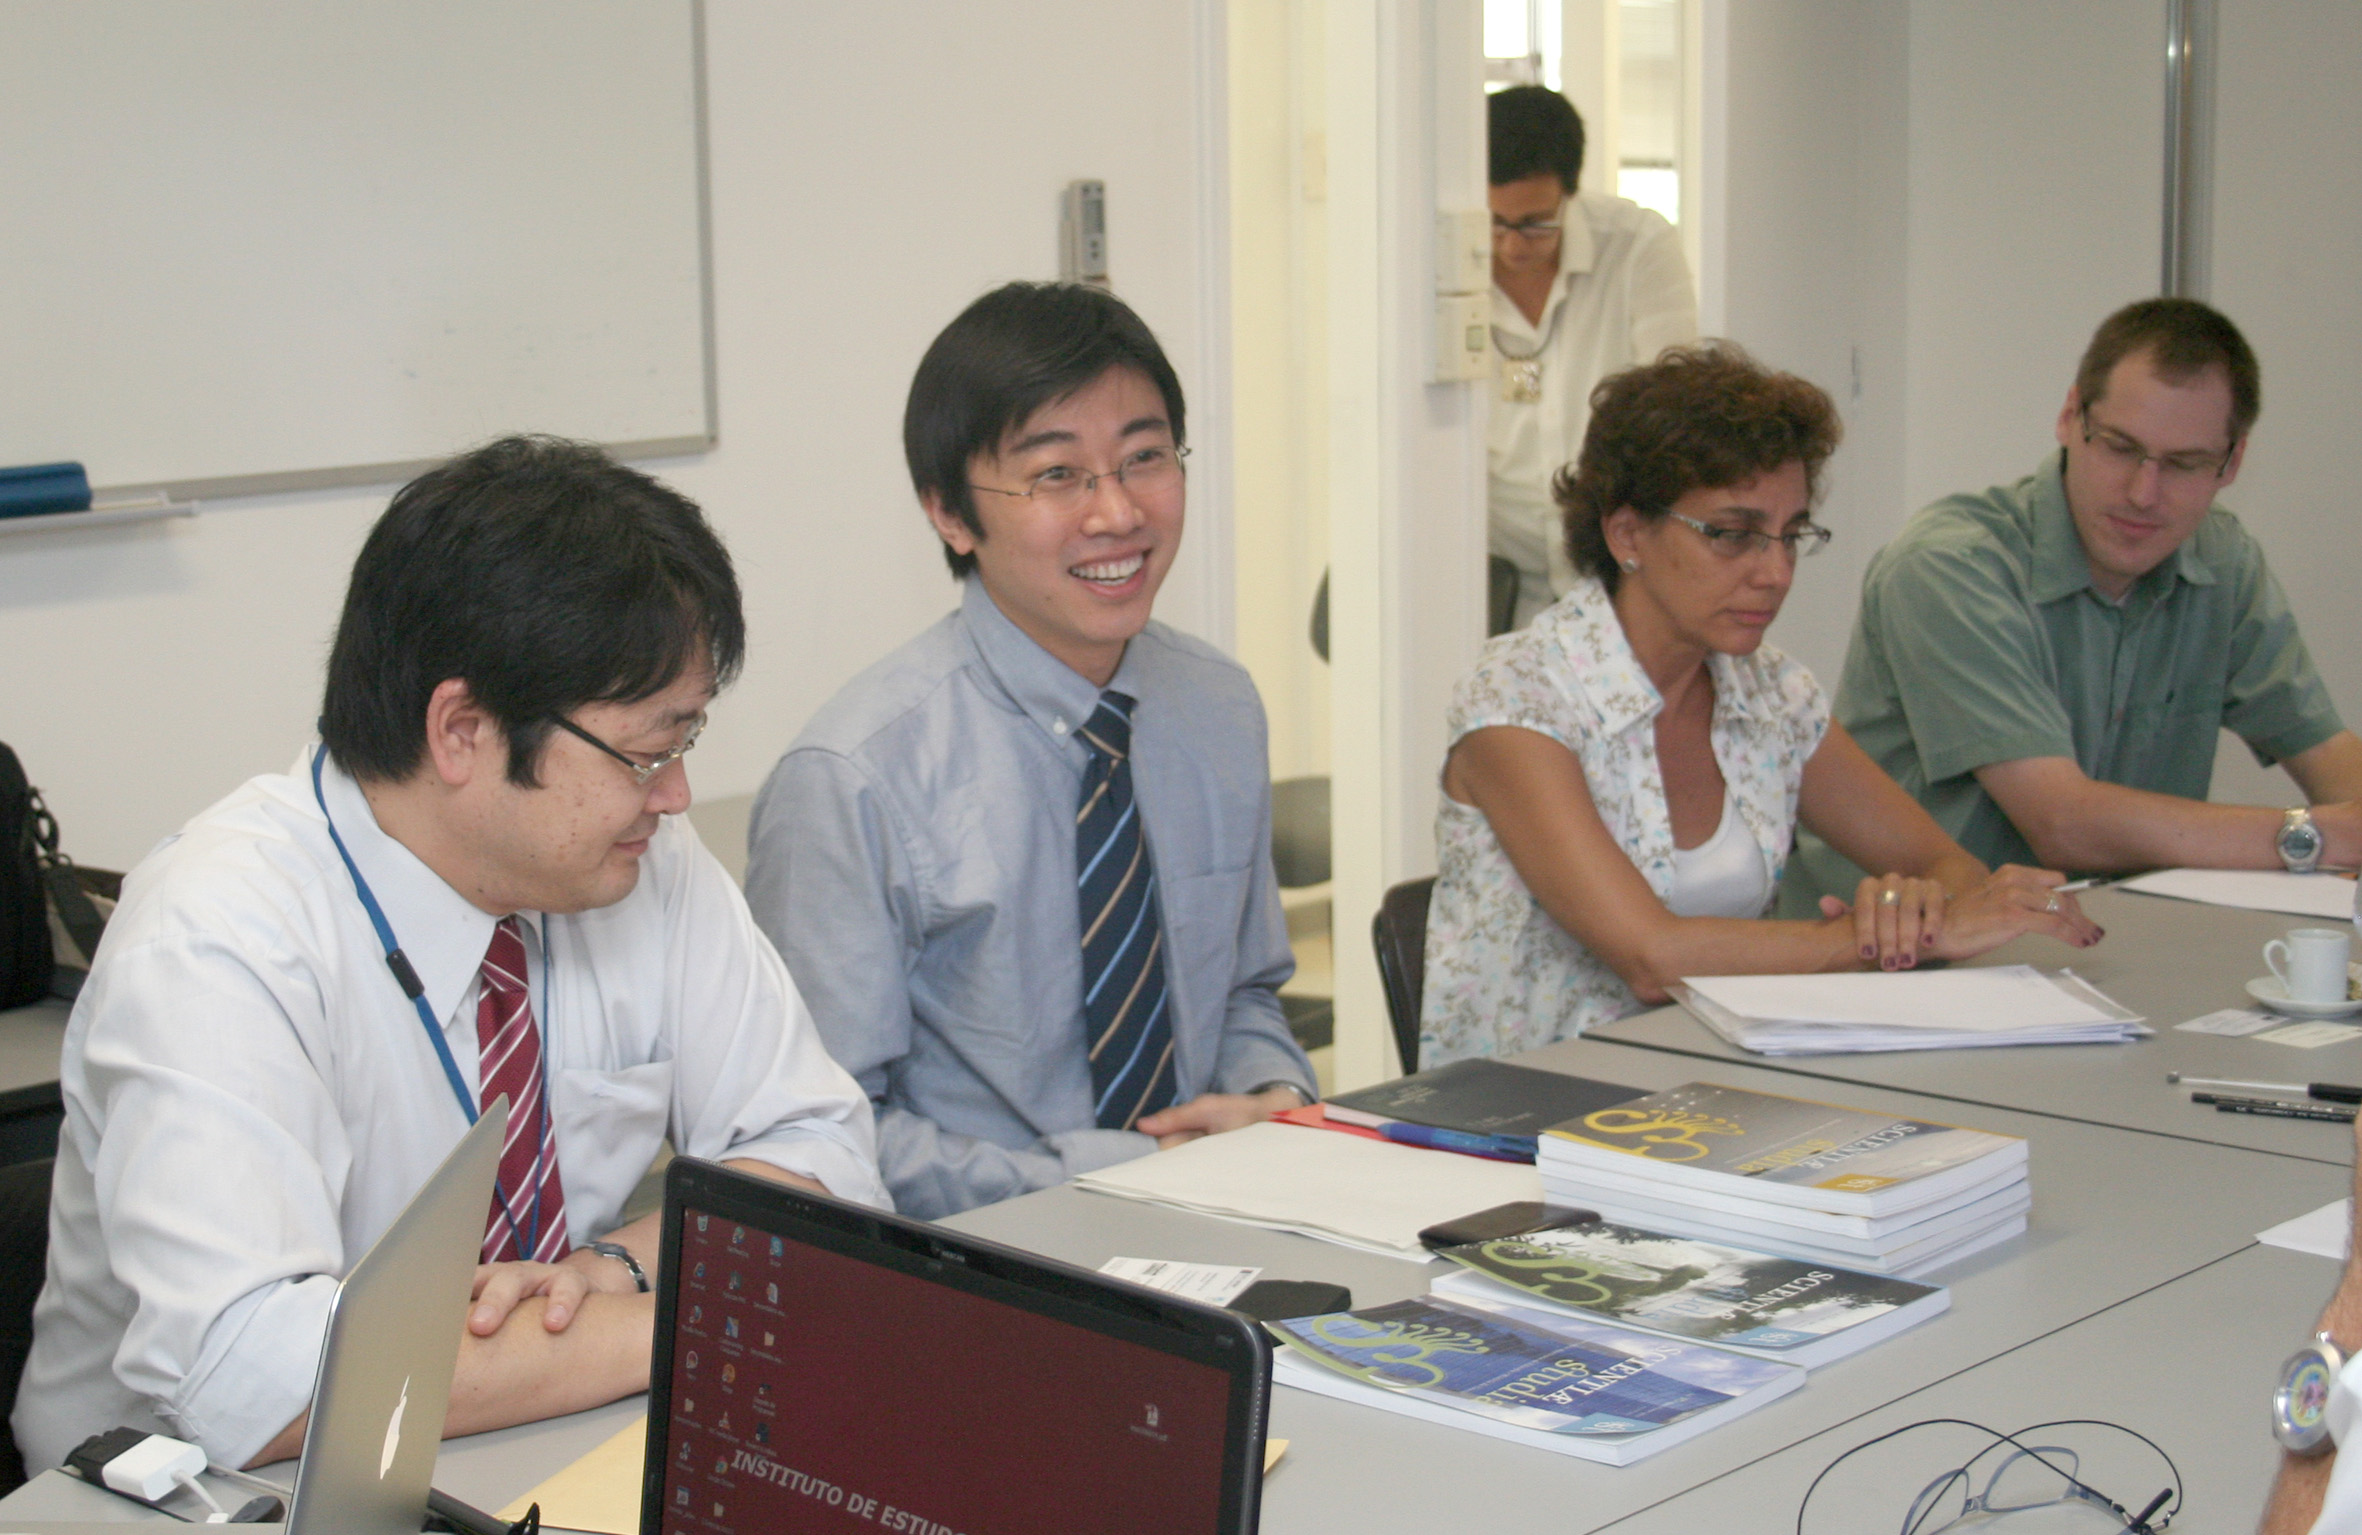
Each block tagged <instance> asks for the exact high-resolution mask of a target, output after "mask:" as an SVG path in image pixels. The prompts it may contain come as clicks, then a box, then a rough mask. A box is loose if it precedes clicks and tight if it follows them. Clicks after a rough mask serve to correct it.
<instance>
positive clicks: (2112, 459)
mask: <svg viewBox="0 0 2362 1535" xmlns="http://www.w3.org/2000/svg"><path fill="white" fill-rule="evenodd" d="M2260 408H2261V385H2260V383H2259V379H2258V371H2257V367H2256V361H2255V354H2254V353H2253V352H2252V351H2251V350H2249V348H2248V345H2247V342H2246V340H2245V338H2243V337H2242V336H2241V335H2240V334H2239V331H2238V329H2237V328H2236V327H2235V326H2233V325H2232V324H2231V322H2230V321H2229V320H2228V319H2226V318H2224V317H2223V316H2222V315H2221V314H2218V313H2216V312H2215V311H2214V310H2212V309H2210V308H2208V307H2207V306H2206V305H2204V304H2200V303H2197V302H2195V301H2193V300H2189V299H2169V298H2160V299H2146V300H2143V301H2141V302H2139V303H2135V304H2132V305H2129V306H2127V307H2126V308H2124V309H2122V310H2119V311H2118V312H2117V313H2115V314H2113V315H2111V316H2109V318H2108V319H2107V321H2106V322H2105V323H2103V324H2102V325H2101V326H2100V328H2099V330H2098V332H2097V333H2096V334H2094V335H2093V337H2092V339H2091V344H2090V346H2089V347H2088V348H2087V349H2086V350H2085V352H2084V355H2083V361H2082V363H2081V365H2080V367H2079V368H2078V369H2077V371H2076V375H2075V383H2074V385H2073V387H2072V388H2070V389H2069V390H2068V391H2067V399H2066V403H2065V405H2064V406H2062V407H2061V409H2060V411H2059V417H2058V441H2059V448H2058V451H2057V453H2055V454H2053V455H2051V456H2050V457H2049V458H2047V459H2045V461H2044V462H2043V463H2042V465H2041V466H2040V467H2039V468H2038V469H2037V470H2036V471H2035V472H2034V473H2033V474H2032V475H2030V476H2028V477H2027V478H2026V479H2023V480H2020V481H2019V482H2018V483H2016V484H2015V485H2008V486H1997V487H1995V488H1994V489H1992V490H1988V491H1986V492H1984V493H1983V494H1981V495H1967V496H1954V497H1951V498H1950V499H1947V500H1944V501H1940V502H1938V503H1937V504H1936V505H1934V506H1932V507H1930V508H1928V509H1927V510H1926V511H1924V512H1921V513H1920V514H1919V515H1918V516H1917V517H1915V518H1914V519H1912V521H1911V523H1910V524H1909V526H1907V527H1906V528H1905V529H1904V530H1903V533H1902V536H1901V537H1899V538H1897V539H1896V540H1895V541H1894V542H1893V543H1892V544H1890V545H1888V546H1887V547H1886V548H1885V549H1884V550H1882V551H1880V553H1879V554H1878V556H1877V558H1876V559H1874V560H1873V561H1872V562H1871V564H1870V569H1869V573H1868V574H1867V576H1866V577H1865V578H1864V580H1863V583H1862V606H1861V610H1860V613H1859V616H1858V618H1857V620H1856V623H1855V627H1854V634H1853V644H1852V647H1851V649H1850V650H1849V652H1848V653H1847V656H1846V663H1845V675H1844V680H1843V682H1842V683H1841V684H1840V686H1839V688H1838V693H1837V717H1838V719H1839V720H1840V721H1841V722H1842V723H1843V724H1844V725H1845V727H1846V728H1847V729H1849V730H1851V731H1852V732H1853V733H1854V735H1855V737H1856V738H1857V739H1858V740H1859V741H1860V742H1861V744H1862V746H1863V747H1864V748H1865V749H1866V750H1868V751H1869V752H1870V754H1871V755H1872V756H1873V757H1875V758H1877V759H1878V761H1879V764H1880V765H1881V766H1883V767H1884V768H1885V769H1886V770H1887V772H1889V773H1890V774H1892V775H1893V776H1894V777H1895V779H1896V780H1897V781H1899V782H1900V783H1901V784H1902V785H1903V787H1904V788H1906V789H1908V790H1910V791H1911V792H1912V793H1913V794H1915V795H1917V796H1918V798H1919V799H1920V800H1921V802H1922V803H1924V804H1925V805H1926V806H1927V808H1928V809H1929V810H1930V811H1931V812H1932V813H1933V814H1934V815H1935V818H1936V820H1937V821H1938V822H1939V823H1940V824H1941V825H1942V826H1943V828H1944V829H1945V830H1946V831H1948V832H1950V833H1951V834H1952V835H1953V836H1954V837H1955V838H1956V839H1958V840H1959V842H1960V843H1961V844H1962V845H1963V846H1965V847H1966V848H1967V849H1968V850H1969V851H1970V852H1972V853H1974V854H1976V855H1977V856H1978V857H1979V858H1982V859H1984V860H1985V861H1986V862H1987V863H1989V864H2001V863H2029V864H2040V865H2042V866H2044V867H2047V868H2053V869H2067V870H2074V871H2079V872H2090V873H2114V872H2119V871H2124V870H2133V869H2143V868H2152V867H2158V866H2166V865H2191V866H2198V867H2209V868H2267V869H2268V868H2282V867H2286V868H2290V869H2310V868H2312V867H2314V866H2315V865H2316V864H2333V865H2335V864H2343V865H2352V864H2356V863H2362V805H2357V804H2356V803H2355V801H2356V799H2357V798H2358V797H2362V741H2357V740H2356V738H2355V737H2354V735H2353V733H2352V732H2350V731H2348V730H2346V729H2345V728H2343V726H2342V725H2341V724H2340V723H2339V720H2338V716H2337V711H2336V709H2335V708H2334V707H2333V706H2332V704H2331V702H2330V699H2329V693H2328V690H2327V689H2326V688H2325V687H2323V686H2322V683H2321V679H2320V676H2319V675H2318V674H2317V673H2316V672H2315V671H2314V669H2313V662H2312V658H2311V657H2310V656H2309V655H2308V654H2307V653H2306V650H2305V645H2304V641H2303V639H2302V638H2301V637H2300V636H2299V634H2298V633H2297V626H2296V620H2295V618H2294V617H2293V616H2292V615H2291V614H2290V612H2289V609H2288V602H2287V599H2286V597H2285V596H2283V595H2282V593H2281V590H2280V584H2279V582H2278V581H2276V580H2274V579H2273V577H2272V573H2271V571H2270V569H2269V568H2268V567H2267V566H2266V564H2265V562H2264V555H2263V550H2262V549H2261V548H2260V547H2259V546H2258V545H2257V543H2256V541H2255V539H2254V538H2253V537H2251V536H2250V535H2249V534H2248V532H2247V531H2246V529H2244V528H2242V527H2241V526H2240V525H2239V521H2238V519H2237V518H2235V517H2233V516H2232V515H2231V513H2230V512H2228V511H2226V510H2224V509H2223V508H2222V507H2220V506H2217V505H2215V503H2214V498H2215V496H2216V495H2217V494H2218V493H2219V492H2221V491H2223V490H2225V489H2227V488H2228V487H2229V486H2230V484H2231V483H2232V481H2234V480H2235V479H2237V478H2238V475H2239V470H2240V466H2241V464H2242V463H2243V461H2244V460H2245V457H2246V454H2247V436H2248V431H2249V429H2250V428H2251V427H2253V425H2254V424H2255V419H2256V415H2257V412H2258V411H2259V409H2260ZM2225 728H2228V729H2229V730H2231V731H2233V732H2234V733H2235V734H2237V735H2238V736H2239V737H2240V738H2241V739H2243V740H2244V741H2246V743H2247V744H2248V746H2249V748H2250V749H2252V750H2253V751H2254V753H2255V755H2256V758H2257V760H2258V761H2260V762H2263V763H2265V764H2267V765H2269V764H2271V763H2275V762H2277V763H2279V764H2280V765H2281V766H2283V767H2284V768H2286V769H2287V771H2288V774H2289V776H2290V777H2292V778H2293V779H2295V780H2296V782H2297V784H2298V786H2299V787H2301V788H2302V789H2303V791H2304V793H2305V797H2306V798H2307V799H2308V800H2309V801H2310V802H2311V805H2312V808H2311V810H2310V811H2304V810H2296V811H2288V812H2282V811H2279V810H2271V809H2265V808H2262V807H2256V806H2241V805H2216V804H2209V803H2207V798H2206V797H2207V792H2208V788H2209V786H2210V782H2211V779H2212V776H2213V771H2214V754H2215V742H2216V738H2217V735H2218V733H2219V732H2220V731H2221V730H2223V729H2225ZM1802 862H1803V863H1804V865H1805V866H1806V867H1807V869H1809V870H1810V871H1811V878H1810V879H1809V880H1807V881H1800V882H1797V883H1798V889H1799V893H1801V894H1812V893H1818V892H1824V891H1843V890H1850V889H1852V888H1853V886H1852V884H1851V883H1850V877H1851V871H1850V870H1849V869H1847V868H1845V867H1843V866H1842V865H1840V864H1838V863H1836V862H1835V860H1834V859H1833V858H1832V856H1831V855H1829V854H1828V852H1827V850H1826V849H1825V848H1819V847H1815V846H1812V845H1810V844H1809V843H1808V844H1807V845H1806V847H1805V849H1804V854H1803V858H1802Z"/></svg>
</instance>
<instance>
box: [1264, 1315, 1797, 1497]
mask: <svg viewBox="0 0 2362 1535" xmlns="http://www.w3.org/2000/svg"><path fill="white" fill-rule="evenodd" d="M1265 1325H1266V1326H1268V1327H1269V1328H1270V1330H1271V1331H1272V1333H1273V1334H1274V1335H1275V1336H1277V1337H1278V1338H1279V1339H1280V1341H1282V1342H1283V1343H1285V1344H1287V1345H1288V1346H1287V1347H1286V1348H1283V1349H1281V1350H1279V1351H1278V1353H1277V1354H1276V1355H1275V1356H1274V1358H1273V1360H1272V1372H1271V1378H1272V1379H1273V1380H1275V1381H1278V1382H1280V1383H1281V1384H1283V1385H1290V1386H1300V1387H1302V1388H1303V1389H1305V1390H1307V1391H1316V1392H1319V1393H1320V1394H1321V1395H1323V1396H1334V1397H1340V1398H1342V1399H1344V1400H1345V1401H1348V1402H1360V1403H1363V1404H1365V1405H1367V1406H1371V1407H1379V1408H1384V1409H1385V1410H1387V1411H1389V1412H1399V1413H1403V1414H1406V1415H1408V1416H1410V1417H1414V1418H1425V1419H1427V1420H1428V1421H1430V1422H1434V1423H1442V1424H1445V1425H1448V1426H1449V1427H1452V1428H1465V1429H1470V1430H1473V1431H1475V1432H1477V1433H1481V1434H1490V1435H1492V1436H1493V1437H1495V1438H1499V1439H1507V1440H1511V1441H1513V1442H1515V1443H1518V1444H1526V1445H1532V1446H1534V1447H1535V1448H1537V1449H1544V1450H1555V1451H1557V1452H1558V1453H1560V1454H1562V1455H1579V1456H1581V1457H1582V1458H1583V1459H1585V1460H1598V1461H1606V1462H1607V1463H1608V1464H1610V1465H1616V1466H1627V1465H1630V1464H1631V1463H1632V1462H1634V1461H1636V1460H1640V1459H1642V1458H1643V1457H1645V1456H1649V1455H1654V1454H1655V1453H1657V1452H1658V1451H1659V1450H1665V1449H1670V1448H1672V1447H1673V1446H1674V1445H1677V1444H1679V1443H1681V1442H1682V1441H1683V1440H1685V1439H1689V1438H1693V1437H1695V1436H1696V1435H1698V1434H1701V1433H1703V1432H1705V1431H1706V1430H1707V1429H1709V1428H1712V1427H1714V1426H1715V1425H1716V1424H1718V1423H1723V1422H1727V1421H1728V1420H1730V1419H1732V1418H1735V1417H1738V1416H1739V1415H1740V1414H1742V1413H1746V1412H1751V1411H1753V1410H1754V1409H1755V1408H1757V1407H1760V1406H1762V1405H1763V1404H1764V1403H1766V1402H1768V1401H1771V1400H1772V1399H1773V1398H1775V1397H1781V1396H1785V1395H1787V1394H1788V1393H1789V1392H1791V1391H1793V1390H1795V1389H1796V1388H1797V1387H1798V1386H1801V1385H1803V1384H1804V1371H1803V1370H1801V1369H1798V1368H1797V1367H1796V1366H1794V1365H1786V1364H1774V1363H1772V1362H1771V1361H1769V1360H1765V1359H1755V1358H1750V1357H1748V1356H1747V1355H1744V1354H1735V1353H1730V1352H1727V1351H1725V1350H1723V1349H1717V1348H1707V1347H1704V1346H1702V1345H1700V1344H1696V1343H1689V1342H1684V1341H1681V1340H1679V1339H1675V1338H1666V1337H1657V1336H1652V1335H1650V1334H1647V1333H1639V1332H1631V1331H1627V1330H1626V1329H1624V1328H1621V1327H1611V1326H1609V1325H1607V1324H1606V1323H1603V1322H1598V1321H1594V1320H1592V1319H1590V1318H1588V1317H1581V1316H1576V1315H1572V1314H1570V1313H1568V1312H1565V1311H1561V1310H1556V1309H1549V1308H1544V1307H1541V1306H1538V1305H1533V1304H1524V1303H1521V1302H1520V1301H1519V1300H1517V1299H1515V1298H1510V1299H1493V1298H1491V1297H1478V1296H1452V1297H1449V1298H1446V1297H1443V1296H1430V1297H1428V1298H1427V1299H1425V1300H1407V1301H1397V1302H1395V1303H1394V1304H1393V1305H1390V1306H1375V1307H1372V1308H1370V1309H1369V1310H1366V1311H1339V1312H1334V1313H1331V1314H1330V1315H1327V1316H1312V1317H1301V1318H1298V1319H1297V1320H1295V1321H1291V1322H1271V1323H1266V1324H1265Z"/></svg>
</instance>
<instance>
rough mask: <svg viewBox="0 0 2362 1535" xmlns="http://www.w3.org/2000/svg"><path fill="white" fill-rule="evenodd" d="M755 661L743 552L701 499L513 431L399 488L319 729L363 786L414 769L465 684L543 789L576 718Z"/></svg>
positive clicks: (368, 549)
mask: <svg viewBox="0 0 2362 1535" xmlns="http://www.w3.org/2000/svg"><path fill="white" fill-rule="evenodd" d="M745 655H746V618H745V615H744V613H743V611H742V610H741V608H740V605H739V600H738V579H737V577H736V576H735V575H733V574H732V573H731V569H730V556H729V554H728V553H727V552H726V551H724V549H723V548H722V542H721V540H720V539H719V538H718V537H716V536H715V534H714V531H713V529H712V528H711V527H709V526H707V524H706V521H705V517H704V515H703V514H702V513H700V512H699V511H698V509H697V505H696V503H695V502H693V501H691V500H689V498H688V497H686V496H683V495H682V494H680V493H679V492H678V491H675V490H672V489H670V488H669V487H667V486H664V485H660V484H658V483H657V482H656V481H655V480H652V479H650V478H649V477H648V476H646V475H644V474H641V473H640V472H639V471H638V470H635V469H626V468H625V467H623V466H622V465H621V464H618V463H616V462H615V461H614V460H613V459H611V458H609V457H608V456H607V455H606V454H605V453H602V452H601V451H599V450H598V449H597V448H595V447H592V446H591V445H590V444H588V443H580V442H567V441H564V440H563V439H560V438H555V437H504V438H502V439H500V440H499V441H498V442H493V443H488V444H486V445H485V446H483V447H480V448H477V449H475V450H474V451H473V452H469V453H464V454H461V455H460V456H459V457H457V458H454V459H452V460H450V461H449V462H447V463H443V464H439V465H437V466H436V467H435V468H432V469H430V470H428V471H427V472H426V473H424V474H422V475H420V476H419V477H418V478H417V479H415V480H412V481H411V482H410V483H409V484H407V485H405V486H403V487H402V488H401V490H399V491H398V492H396V493H395V495H394V499H393V502H392V504H391V505H389V506H388V507H387V508H386V510H385V515H384V516H382V517H380V518H378V519H377V526H375V527H374V528H371V529H370V530H369V537H368V539H367V541H366V542H364V543H363V544H362V546H361V554H360V558H358V559H356V560H355V561H354V562H353V578H352V585H351V586H350V587H349V588H348V589H347V590H346V592H345V599H344V614H343V616H342V617H341V618H340V619H338V621H337V625H336V642H335V644H334V645H333V646H332V647H331V648H330V650H329V654H328V686H327V691H326V697H325V699H324V700H323V702H322V705H321V715H320V738H321V740H322V742H323V743H324V744H325V745H326V746H327V748H328V751H329V753H330V754H331V755H332V756H334V757H335V759H336V761H337V765H338V766H340V767H342V768H343V769H344V770H345V771H346V772H348V773H351V774H352V775H353V776H354V777H356V778H359V779H362V780H364V781H373V782H394V781H399V780H401V779H404V778H408V777H409V776H410V775H411V774H412V773H413V772H415V771H416V770H417V768H418V765H419V763H420V762H421V761H422V760H423V759H424V757H425V754H426V710H427V703H428V700H430V699H431V698H432V697H433V696H434V691H435V689H436V688H437V687H438V686H439V685H441V684H442V683H443V682H445V681H447V680H448V679H450V678H453V677H457V678H460V679H462V680H464V681H465V682H466V683H467V686H468V692H469V693H470V694H471V695H472V696H473V697H474V699H475V701H476V702H477V704H479V705H480V706H482V708H483V709H484V710H485V712H486V713H488V714H490V715H491V716H492V718H493V719H494V720H495V721H497V722H498V724H499V725H500V729H501V733H502V734H503V735H505V736H506V737H507V738H508V778H509V782H511V783H513V784H516V785H518V786H520V787H522V788H533V787H535V786H536V785H538V784H539V782H540V777H539V774H538V772H537V770H536V764H537V762H538V759H539V757H540V753H541V746H542V743H543V742H544V741H545V740H547V739H548V737H549V733H550V730H551V728H552V724H553V722H554V721H555V719H556V718H557V716H559V715H561V714H565V713H568V712H570V711H572V710H574V709H578V708H580V707H582V706H583V705H584V704H592V703H631V702H636V701H638V700H640V699H643V698H647V697H650V696H652V695H654V694H656V693H660V692H662V691H664V689H666V688H668V687H670V686H672V684H673V683H674V682H675V681H677V680H678V679H679V678H680V676H681V675H682V674H683V673H684V672H686V671H687V670H688V669H689V668H690V667H691V666H693V665H695V664H697V663H698V662H700V661H701V660H702V661H705V662H708V663H709V664H711V666H712V667H713V673H714V684H715V686H717V687H719V686H721V685H722V684H724V683H726V682H728V681H729V680H730V679H731V678H733V677H735V676H736V675H737V673H738V668H739V665H740V663H741V662H742V661H743V660H744V659H745Z"/></svg>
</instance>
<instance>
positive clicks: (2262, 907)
mask: <svg viewBox="0 0 2362 1535" xmlns="http://www.w3.org/2000/svg"><path fill="white" fill-rule="evenodd" d="M2121 888H2123V889H2126V890H2137V891H2139V892H2140V893H2141V894H2142V895H2165V896H2171V897H2173V898H2174V899H2175V900H2177V901H2202V902H2204V903H2205V904H2206V905H2209V906H2236V907H2238V908H2240V909H2241V910H2243V911H2284V912H2287V913H2289V914H2290V915H2292V916H2298V917H2322V918H2326V919H2327V920H2329V921H2332V922H2350V921H2352V920H2354V918H2355V916H2356V915H2357V913H2356V909H2355V905H2354V881H2353V880H2352V879H2351V878H2349V877H2348V876H2346V875H2343V874H2290V873H2287V872H2285V871H2283V870H2279V869H2272V870H2263V869H2159V870H2158V871H2157V872H2156V873H2154V874H2144V875H2142V876H2141V877H2140V878H2139V879H2128V880H2126V881H2125V882H2124V884H2123V885H2122V887H2121Z"/></svg>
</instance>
